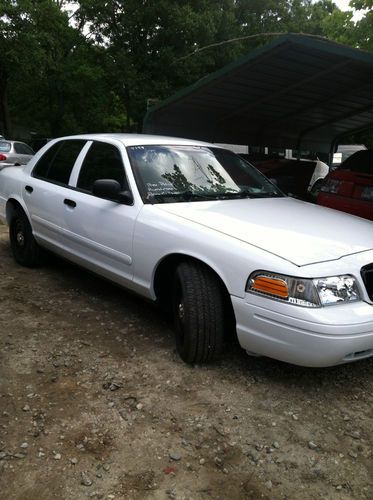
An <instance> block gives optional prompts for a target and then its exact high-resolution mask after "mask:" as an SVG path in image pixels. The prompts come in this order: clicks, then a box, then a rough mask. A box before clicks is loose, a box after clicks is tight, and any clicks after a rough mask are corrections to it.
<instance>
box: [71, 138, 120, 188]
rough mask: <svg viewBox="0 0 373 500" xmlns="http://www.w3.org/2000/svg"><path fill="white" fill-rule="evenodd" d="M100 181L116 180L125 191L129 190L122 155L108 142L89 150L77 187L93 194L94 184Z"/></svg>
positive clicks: (99, 143) (93, 145) (98, 143)
mask: <svg viewBox="0 0 373 500" xmlns="http://www.w3.org/2000/svg"><path fill="white" fill-rule="evenodd" d="M98 179H114V180H116V181H118V182H119V184H120V185H121V188H122V189H123V190H125V189H128V184H127V180H126V175H125V171H124V166H123V161H122V157H121V154H120V152H119V150H118V148H117V147H116V146H113V145H112V144H107V143H106V142H94V143H93V144H92V145H91V147H90V148H89V150H88V153H87V155H86V157H85V159H84V161H83V164H82V167H81V169H80V173H79V177H78V183H77V187H78V188H80V189H83V190H84V191H89V192H92V186H93V183H94V181H96V180H98Z"/></svg>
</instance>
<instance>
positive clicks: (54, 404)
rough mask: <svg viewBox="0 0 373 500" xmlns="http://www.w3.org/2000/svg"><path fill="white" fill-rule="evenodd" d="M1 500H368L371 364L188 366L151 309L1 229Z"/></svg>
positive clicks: (239, 354)
mask: <svg viewBox="0 0 373 500" xmlns="http://www.w3.org/2000/svg"><path fill="white" fill-rule="evenodd" d="M0 273H1V274H0V275H1V280H0V304H1V307H0V359H1V364H0V498H1V499H25V500H26V499H27V500H29V499H31V500H32V499H37V500H43V499H48V500H49V499H54V498H58V499H69V500H70V499H71V500H73V499H74V500H76V499H80V498H82V499H84V498H104V499H121V498H123V499H167V498H170V499H180V500H181V499H185V500H186V499H189V500H191V499H195V500H197V499H229V500H231V499H257V498H268V499H299V498H307V499H308V498H310V499H313V498H315V499H316V498H322V499H327V498H328V499H334V498H338V499H348V498H358V499H364V498H367V499H372V498H373V459H372V458H373V457H372V443H373V414H372V403H373V360H367V361H364V362H359V363H356V364H351V365H345V366H341V367H337V368H330V369H303V368H298V367H293V366H290V365H287V364H284V363H280V362H276V361H273V360H270V359H265V358H251V357H248V356H247V355H246V354H245V353H244V352H243V351H241V350H240V349H239V348H238V347H237V346H236V345H231V346H227V348H226V350H225V354H224V358H223V359H222V360H221V361H219V362H216V363H215V364H213V365H209V366H195V367H189V366H187V365H185V364H183V362H182V361H181V360H180V359H179V357H178V356H177V354H176V352H175V348H174V342H173V335H172V331H171V329H170V326H169V324H168V323H167V321H166V320H165V318H164V317H163V316H162V314H161V313H160V312H159V311H158V310H157V309H156V308H154V307H153V306H152V305H151V304H149V303H147V302H145V301H144V300H142V299H140V298H137V297H135V296H133V295H130V294H129V293H127V292H126V291H123V290H121V289H119V288H117V287H115V286H113V285H111V284H110V283H107V282H106V281H103V280H101V279H100V278H98V277H95V276H93V275H91V274H88V273H86V272H85V271H83V270H81V269H78V268H76V267H74V266H72V265H70V264H68V263H65V262H63V261H61V260H59V259H57V258H51V259H48V261H47V262H46V264H45V266H44V267H42V268H40V269H36V270H35V269H24V268H21V267H20V266H18V265H16V264H15V263H14V261H13V259H12V257H11V254H10V249H9V245H8V236H7V228H6V227H5V226H4V225H0Z"/></svg>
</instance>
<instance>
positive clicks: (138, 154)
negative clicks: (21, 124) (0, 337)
mask: <svg viewBox="0 0 373 500" xmlns="http://www.w3.org/2000/svg"><path fill="white" fill-rule="evenodd" d="M0 217H1V218H2V219H3V220H4V221H6V223H8V224H9V234H10V243H11V248H12V251H13V254H14V257H15V259H16V261H17V262H19V263H20V264H21V265H24V266H35V265H38V264H39V263H40V261H41V259H42V254H43V250H44V249H48V250H51V251H53V252H55V253H57V254H59V255H61V256H63V257H65V258H67V259H69V260H71V261H73V262H75V263H78V264H80V265H82V266H84V267H86V268H88V269H90V270H92V271H95V272H96V273H98V274H100V275H102V276H104V277H106V278H108V279H110V280H112V281H115V282H116V283H119V284H120V285H123V286H125V287H127V288H129V289H131V290H133V291H135V292H137V293H139V294H141V295H143V296H144V297H147V298H150V299H152V300H154V301H156V300H157V301H158V302H159V303H161V304H163V305H164V306H165V307H167V308H169V310H170V311H172V314H173V316H174V320H175V331H176V345H177V349H178V352H179V354H180V356H181V358H182V359H183V360H184V361H186V362H187V363H197V362H204V361H208V360H211V359H212V358H213V357H214V356H215V355H216V354H218V353H219V351H220V350H221V348H222V344H223V337H224V334H225V333H226V332H228V331H229V329H230V328H233V329H234V330H235V331H236V332H237V336H238V340H239V342H240V345H241V346H242V347H243V348H244V349H245V350H246V351H248V352H249V353H251V354H256V355H265V356H270V357H272V358H276V359H280V360H283V361H287V362H290V363H294V364H299V365H305V366H330V365H336V364H340V363H346V362H350V361H355V360H359V359H363V358H368V357H369V356H372V355H373V223H372V222H369V221H366V220H363V219H359V218H356V217H352V216H350V215H346V214H344V213H342V212H337V211H333V210H329V209H325V208H322V207H318V206H314V205H310V204H308V203H304V202H301V201H299V200H295V199H292V198H288V197H286V196H284V195H283V194H282V193H281V192H280V191H279V190H278V188H277V187H276V186H275V185H273V184H272V183H271V182H270V181H269V180H267V179H266V178H265V177H264V176H263V175H262V174H260V173H259V172H258V171H257V170H256V169H255V168H253V167H252V166H251V165H249V164H248V163H246V162H245V161H244V160H242V159H241V158H239V157H238V156H236V155H235V154H234V153H232V152H230V151H228V150H226V149H224V148H221V147H217V146H214V145H212V144H206V143H203V142H197V141H192V140H182V139H175V138H169V137H159V136H145V135H124V134H117V135H116V134H110V135H109V134H99V135H98V134H97V135H96V134H95V135H81V136H73V137H65V138H60V139H56V140H53V141H51V142H49V143H48V144H47V145H46V146H45V147H44V148H43V149H42V150H40V151H39V152H38V153H37V154H36V155H35V156H34V158H33V159H32V160H31V161H30V163H29V164H28V165H27V166H25V167H24V168H19V167H18V168H15V167H8V168H6V169H4V170H2V171H1V172H0Z"/></svg>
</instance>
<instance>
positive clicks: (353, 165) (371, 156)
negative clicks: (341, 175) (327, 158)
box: [339, 149, 373, 174]
mask: <svg viewBox="0 0 373 500" xmlns="http://www.w3.org/2000/svg"><path fill="white" fill-rule="evenodd" d="M339 169H340V170H350V171H351V172H360V173H362V174H373V149H366V150H363V151H357V152H356V153H354V154H353V155H351V156H350V157H349V158H347V160H346V161H344V162H343V163H341V166H340V167H339Z"/></svg>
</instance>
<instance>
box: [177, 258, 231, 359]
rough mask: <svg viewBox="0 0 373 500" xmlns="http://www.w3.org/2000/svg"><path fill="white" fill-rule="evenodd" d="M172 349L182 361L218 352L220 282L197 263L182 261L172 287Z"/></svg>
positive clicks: (210, 356) (221, 332)
mask: <svg viewBox="0 0 373 500" xmlns="http://www.w3.org/2000/svg"><path fill="white" fill-rule="evenodd" d="M173 292H174V293H173V314H174V321H175V329H176V348H177V351H178V353H179V354H180V356H181V358H182V359H183V360H184V361H185V362H186V363H191V364H193V363H203V362H207V361H211V360H212V359H213V358H214V357H216V356H217V355H218V354H219V352H220V351H221V347H222V343H223V335H224V304H223V302H224V301H223V293H222V289H221V284H220V282H219V280H218V278H217V277H216V276H215V275H214V273H213V272H212V271H211V270H209V269H208V268H207V267H205V266H204V265H203V264H199V263H198V262H192V261H191V262H182V263H181V264H179V266H178V267H177V269H176V274H175V281H174V290H173Z"/></svg>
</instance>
